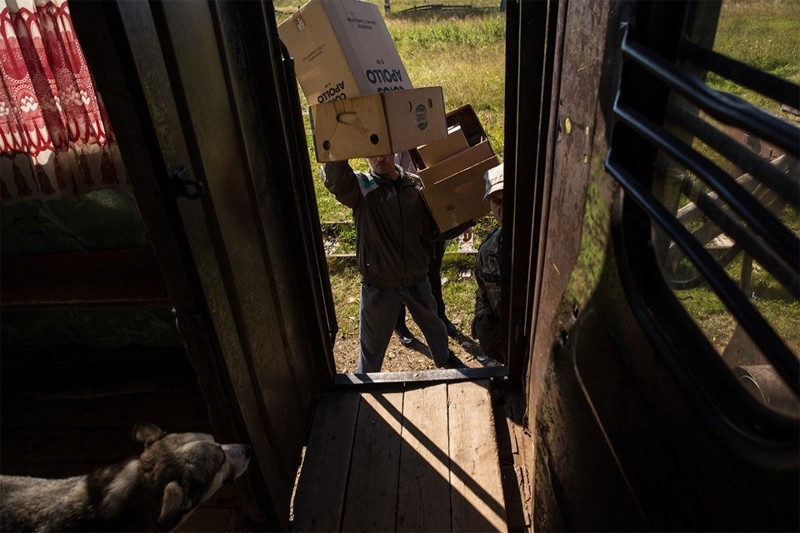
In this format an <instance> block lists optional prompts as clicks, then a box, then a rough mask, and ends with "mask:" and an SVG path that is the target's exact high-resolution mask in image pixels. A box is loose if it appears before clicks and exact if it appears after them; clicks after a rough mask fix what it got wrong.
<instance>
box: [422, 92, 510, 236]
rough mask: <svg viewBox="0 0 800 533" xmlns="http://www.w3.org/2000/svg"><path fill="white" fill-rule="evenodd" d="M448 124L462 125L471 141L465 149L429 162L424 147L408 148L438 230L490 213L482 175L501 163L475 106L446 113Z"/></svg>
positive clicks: (461, 127) (467, 106) (467, 140)
mask: <svg viewBox="0 0 800 533" xmlns="http://www.w3.org/2000/svg"><path fill="white" fill-rule="evenodd" d="M447 124H448V126H449V127H451V128H453V127H455V126H460V129H461V133H462V134H463V136H464V138H465V139H466V142H467V145H468V147H467V148H466V149H465V150H463V151H460V152H458V153H456V154H455V155H452V156H450V157H448V158H447V159H444V160H442V161H438V162H436V163H432V164H427V162H426V157H424V156H425V151H424V150H421V148H423V147H419V148H416V149H413V150H409V154H410V155H411V159H412V160H413V161H414V164H415V165H416V166H417V168H418V169H419V170H418V174H419V177H420V180H421V181H422V185H423V187H422V197H423V198H424V199H425V202H426V203H427V204H428V208H429V209H430V211H431V214H432V215H433V218H434V219H435V220H436V224H437V226H438V227H439V231H447V230H449V229H451V228H454V227H456V226H458V225H459V224H462V223H464V222H467V221H469V220H475V219H477V218H480V217H482V216H485V215H486V214H488V212H489V206H488V205H487V204H486V203H485V202H484V201H483V194H484V192H485V191H486V182H485V181H484V179H483V175H484V174H485V173H486V171H487V170H489V169H490V168H493V167H496V166H497V165H499V164H500V161H499V160H498V158H497V156H496V155H495V153H494V151H493V150H492V147H491V145H490V144H489V140H488V138H487V137H486V132H485V131H484V129H483V126H481V123H480V121H479V120H478V116H477V115H476V114H475V112H474V110H473V109H472V106H469V105H466V106H462V107H460V108H458V109H456V110H454V111H451V112H449V113H447ZM437 144H439V143H437Z"/></svg>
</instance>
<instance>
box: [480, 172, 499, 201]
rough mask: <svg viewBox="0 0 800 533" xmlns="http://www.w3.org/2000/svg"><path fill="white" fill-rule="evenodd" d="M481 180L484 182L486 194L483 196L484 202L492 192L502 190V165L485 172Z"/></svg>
mask: <svg viewBox="0 0 800 533" xmlns="http://www.w3.org/2000/svg"><path fill="white" fill-rule="evenodd" d="M483 179H484V180H485V181H486V194H484V195H483V199H484V201H485V200H486V199H487V198H489V195H490V194H492V193H493V192H496V191H502V190H503V165H502V164H501V165H497V166H496V167H493V168H490V169H489V170H487V171H486V172H485V173H484V175H483Z"/></svg>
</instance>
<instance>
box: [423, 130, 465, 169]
mask: <svg viewBox="0 0 800 533" xmlns="http://www.w3.org/2000/svg"><path fill="white" fill-rule="evenodd" d="M467 148H469V144H467V138H466V137H464V133H463V132H462V131H461V126H452V127H450V128H448V129H447V138H446V139H442V140H441V141H436V142H432V143H430V144H425V145H422V146H420V147H419V148H417V152H419V156H420V157H421V158H422V161H423V162H424V163H425V167H426V168H428V167H432V166H433V165H435V164H436V163H439V162H441V161H444V160H445V159H447V158H448V157H452V156H454V155H456V154H457V153H459V152H463V151H464V150H466V149H467Z"/></svg>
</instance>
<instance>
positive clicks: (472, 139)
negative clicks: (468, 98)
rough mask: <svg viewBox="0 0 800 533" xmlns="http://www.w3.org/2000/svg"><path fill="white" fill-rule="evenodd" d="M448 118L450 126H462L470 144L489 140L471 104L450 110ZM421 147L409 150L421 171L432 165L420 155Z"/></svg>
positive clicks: (415, 164) (462, 130) (448, 125)
mask: <svg viewBox="0 0 800 533" xmlns="http://www.w3.org/2000/svg"><path fill="white" fill-rule="evenodd" d="M446 118H447V127H448V128H452V127H454V126H460V127H461V132H462V133H463V134H464V137H465V138H466V140H467V144H468V145H469V146H475V145H477V144H480V143H481V142H483V141H488V137H487V135H486V131H485V130H484V129H483V126H482V125H481V123H480V120H478V115H477V114H475V110H474V109H473V108H472V106H471V105H470V104H466V105H463V106H461V107H458V108H456V109H454V110H452V111H449V112H448V113H447V115H446ZM490 146H491V145H490ZM419 148H421V147H417V148H413V149H411V150H409V151H408V153H409V155H410V156H411V160H412V161H413V162H414V166H416V167H417V169H419V170H420V171H421V170H422V169H424V168H427V167H429V166H431V165H430V164H427V163H426V162H425V160H424V159H423V158H422V157H421V156H420V153H419ZM492 153H494V152H492Z"/></svg>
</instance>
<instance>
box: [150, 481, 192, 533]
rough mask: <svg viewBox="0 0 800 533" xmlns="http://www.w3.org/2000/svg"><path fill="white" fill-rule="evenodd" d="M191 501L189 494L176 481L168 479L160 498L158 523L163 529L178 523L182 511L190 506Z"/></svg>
mask: <svg viewBox="0 0 800 533" xmlns="http://www.w3.org/2000/svg"><path fill="white" fill-rule="evenodd" d="M191 505H192V502H191V500H189V495H188V494H187V493H186V491H185V490H184V489H183V487H182V486H181V484H180V483H178V482H177V481H170V482H169V483H168V484H167V486H166V487H164V497H163V498H162V500H161V515H159V517H158V525H159V526H161V527H163V528H164V530H165V531H167V530H170V529H172V528H174V527H175V526H177V525H178V523H179V522H180V520H181V518H183V515H184V513H186V511H188V510H189V509H190V508H191Z"/></svg>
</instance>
